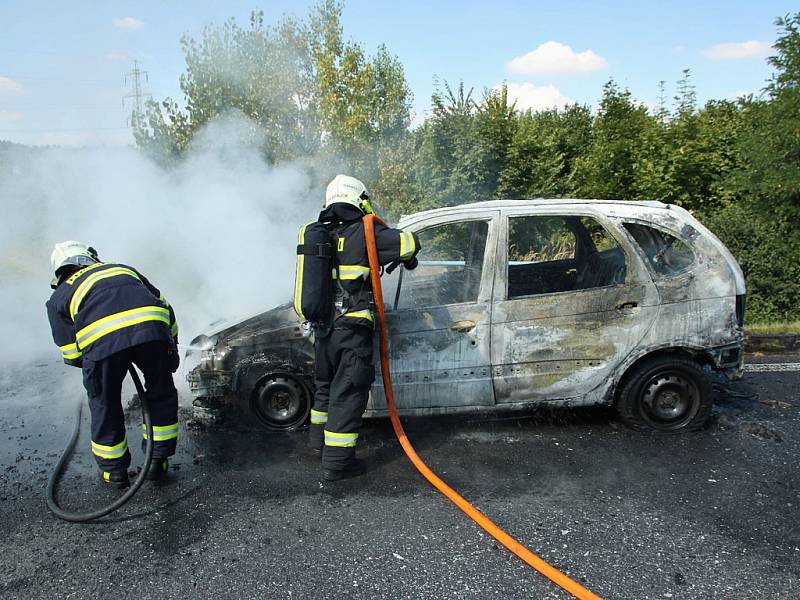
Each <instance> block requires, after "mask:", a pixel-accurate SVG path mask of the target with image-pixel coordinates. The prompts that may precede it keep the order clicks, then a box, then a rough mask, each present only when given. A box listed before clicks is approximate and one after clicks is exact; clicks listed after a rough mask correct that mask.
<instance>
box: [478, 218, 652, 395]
mask: <svg viewBox="0 0 800 600" xmlns="http://www.w3.org/2000/svg"><path fill="white" fill-rule="evenodd" d="M502 225H503V226H502V228H501V235H500V239H499V243H498V250H497V253H498V267H499V268H498V269H497V270H496V272H495V285H494V299H495V302H494V310H493V313H492V342H491V347H492V364H493V375H494V388H495V396H496V399H497V402H498V403H513V402H527V401H532V400H535V401H540V400H558V399H568V398H576V397H580V396H584V395H587V394H589V393H590V392H591V391H592V390H595V389H596V388H598V389H602V388H601V386H603V385H604V384H606V383H607V382H608V381H609V377H610V376H611V375H612V374H613V372H614V369H615V368H616V367H617V365H619V364H620V363H621V362H622V360H624V358H625V357H626V356H627V355H628V354H629V353H630V352H631V351H632V350H633V349H634V348H635V347H636V346H637V344H638V343H639V342H640V341H641V339H642V338H643V337H644V335H645V333H646V332H647V330H648V329H649V327H650V326H651V325H652V323H653V320H654V318H655V316H656V313H657V310H658V292H657V290H656V289H655V286H654V285H653V283H652V281H651V279H650V277H649V275H648V273H647V270H646V268H645V267H644V265H643V263H642V262H641V260H640V259H639V257H638V255H637V254H636V252H635V251H634V250H633V248H631V246H630V244H629V242H628V239H627V237H626V236H625V235H624V234H623V233H622V232H621V231H620V230H619V224H618V223H615V222H614V221H612V220H610V219H607V218H605V217H603V215H602V214H600V213H593V212H592V211H585V212H582V213H580V212H573V211H571V210H570V209H565V208H563V207H562V208H560V209H559V208H558V207H539V208H538V209H533V210H531V209H528V211H527V212H522V211H518V212H507V213H504V215H503V219H502Z"/></svg>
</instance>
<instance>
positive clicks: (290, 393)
mask: <svg viewBox="0 0 800 600" xmlns="http://www.w3.org/2000/svg"><path fill="white" fill-rule="evenodd" d="M250 409H251V411H252V413H253V415H254V416H255V417H256V419H258V422H259V423H260V424H261V425H263V426H264V427H265V428H266V429H268V430H270V431H294V430H296V429H299V428H300V427H302V426H303V424H304V423H305V422H306V419H308V414H309V412H310V410H311V392H310V390H309V389H308V387H307V386H306V385H305V383H304V382H303V381H302V380H301V379H300V378H299V377H297V376H296V375H294V374H292V373H286V372H275V373H268V374H267V375H265V376H264V377H262V378H261V379H260V380H259V381H258V383H257V384H256V386H255V388H254V389H253V392H252V394H251V396H250Z"/></svg>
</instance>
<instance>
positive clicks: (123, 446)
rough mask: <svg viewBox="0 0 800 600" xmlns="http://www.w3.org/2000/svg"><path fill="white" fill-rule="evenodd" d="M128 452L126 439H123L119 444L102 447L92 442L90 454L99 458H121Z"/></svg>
mask: <svg viewBox="0 0 800 600" xmlns="http://www.w3.org/2000/svg"><path fill="white" fill-rule="evenodd" d="M127 451H128V438H127V437H125V439H124V440H122V441H121V442H120V443H119V444H116V445H114V446H104V445H103V444H98V443H97V442H95V441H94V440H92V453H93V454H94V455H95V456H99V457H100V458H122V457H123V456H125V453H126V452H127Z"/></svg>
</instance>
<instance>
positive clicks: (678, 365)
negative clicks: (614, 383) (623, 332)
mask: <svg viewBox="0 0 800 600" xmlns="http://www.w3.org/2000/svg"><path fill="white" fill-rule="evenodd" d="M712 402H713V397H712V387H711V381H710V380H709V378H708V377H707V376H706V374H705V373H704V372H703V368H702V367H701V366H700V365H699V364H697V362H695V361H693V360H691V359H690V358H684V357H681V356H657V357H653V358H650V359H648V360H645V361H643V362H642V363H641V364H639V365H637V366H635V367H633V370H632V371H631V372H630V373H629V374H627V375H626V377H625V381H624V383H623V385H622V387H621V388H620V389H619V392H618V394H617V399H616V402H615V408H616V410H617V414H618V415H619V418H620V419H621V420H622V421H623V422H624V423H625V424H626V425H628V426H629V427H631V428H633V429H638V430H640V431H657V432H661V433H675V432H679V431H692V430H696V429H700V428H701V427H702V426H703V425H705V423H706V422H707V421H708V418H709V416H710V415H711V405H712Z"/></svg>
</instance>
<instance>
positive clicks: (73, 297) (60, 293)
mask: <svg viewBox="0 0 800 600" xmlns="http://www.w3.org/2000/svg"><path fill="white" fill-rule="evenodd" d="M50 262H51V265H52V269H53V273H54V274H55V278H54V279H53V281H52V282H51V286H50V287H52V288H53V289H54V290H55V291H54V292H53V294H52V296H51V297H50V299H49V300H48V301H47V316H48V319H49V320H50V328H51V330H52V333H53V340H54V341H55V343H56V345H57V346H58V347H59V349H60V350H61V355H62V357H63V359H64V362H65V363H67V364H68V365H72V366H76V367H81V368H82V369H83V385H84V387H85V388H86V391H87V392H88V395H89V407H90V410H91V417H92V418H91V421H92V454H93V455H94V458H95V460H96V462H97V465H98V467H99V468H100V479H101V481H103V482H105V483H106V484H109V485H112V486H115V487H119V488H124V487H127V486H128V485H129V480H128V467H129V466H130V462H131V455H130V452H129V451H128V439H127V435H126V432H125V420H124V415H123V412H122V400H121V393H122V381H123V380H124V379H125V376H126V374H127V372H128V368H129V367H130V365H131V364H135V365H136V366H137V367H139V369H140V370H141V371H142V373H143V374H144V378H145V390H146V393H147V400H148V405H149V408H150V415H151V419H152V423H153V461H152V464H151V466H150V471H149V472H148V479H151V480H156V481H157V480H160V479H161V478H162V477H163V475H164V473H165V472H166V471H167V468H168V462H167V457H169V456H172V455H173V454H175V445H176V442H177V437H178V392H177V390H176V389H175V385H174V383H173V381H172V373H174V372H175V371H176V370H177V369H178V364H179V361H180V359H179V356H178V348H177V345H178V326H177V323H176V321H175V312H174V311H173V310H172V307H171V306H170V305H169V303H168V302H167V301H166V300H165V299H164V296H162V295H161V292H159V291H158V289H156V288H155V287H154V286H153V285H152V284H151V283H150V282H149V281H147V279H145V277H144V276H143V275H142V274H141V273H139V272H138V271H136V270H135V269H133V268H132V267H128V266H125V265H120V264H113V263H103V262H100V260H99V259H98V256H97V251H96V250H94V248H91V247H89V246H87V245H86V244H83V243H81V242H76V241H67V242H61V243H59V244H56V245H55V248H54V249H53V253H52V255H51V257H50ZM142 429H143V430H144V425H142ZM143 437H144V438H145V439H144V440H142V446H143V447H144V445H145V443H146V438H147V432H146V431H143Z"/></svg>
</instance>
